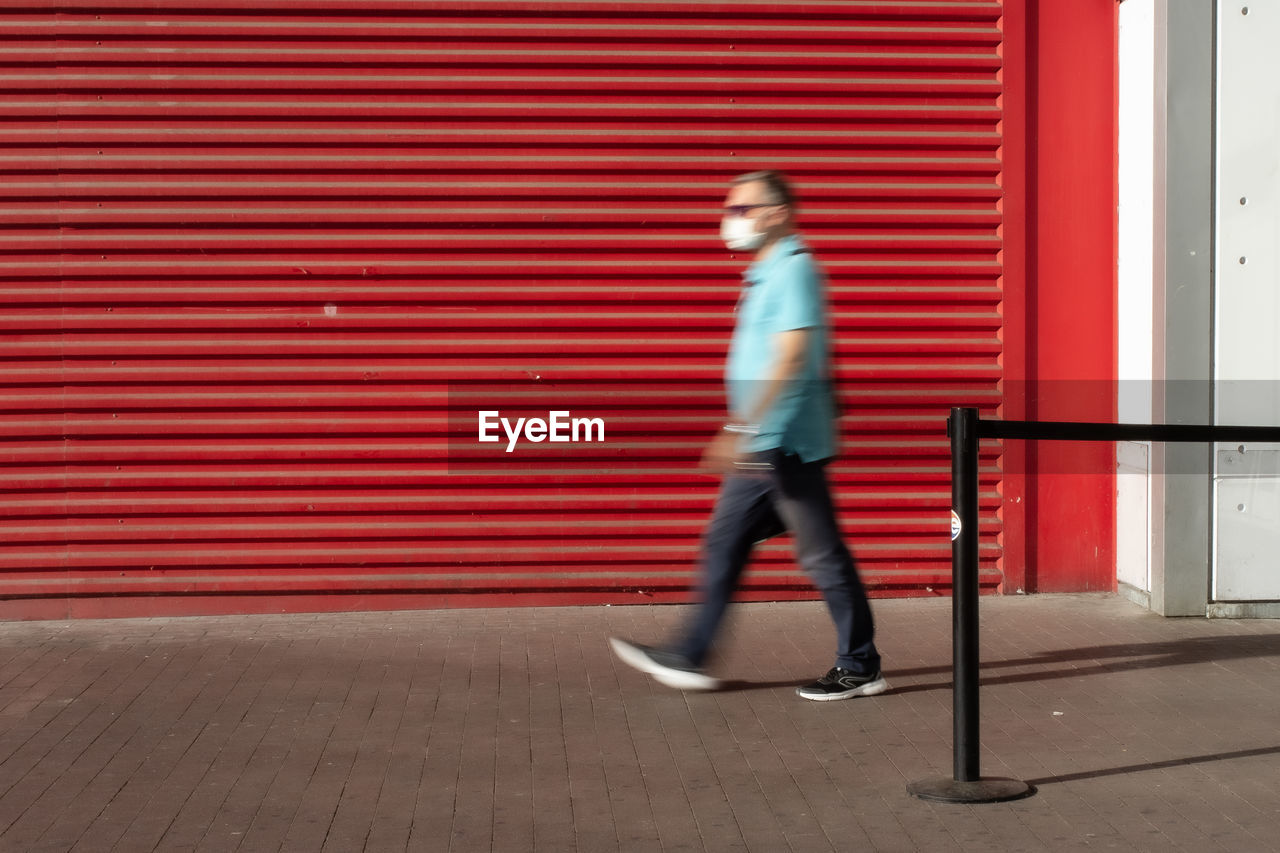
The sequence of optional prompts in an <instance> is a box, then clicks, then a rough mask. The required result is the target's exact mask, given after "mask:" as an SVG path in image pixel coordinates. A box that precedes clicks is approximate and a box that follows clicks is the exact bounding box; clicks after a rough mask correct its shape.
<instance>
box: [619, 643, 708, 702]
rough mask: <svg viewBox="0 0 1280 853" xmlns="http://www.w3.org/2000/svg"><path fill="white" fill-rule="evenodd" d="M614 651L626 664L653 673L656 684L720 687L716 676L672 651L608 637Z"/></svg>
mask: <svg viewBox="0 0 1280 853" xmlns="http://www.w3.org/2000/svg"><path fill="white" fill-rule="evenodd" d="M609 645H610V646H612V647H613V653H614V654H615V655H617V656H618V659H619V660H620V661H622V662H623V663H625V664H627V665H628V666H633V667H635V668H636V669H638V670H640V671H641V672H647V673H649V674H650V675H652V676H653V677H654V678H655V679H657V680H658V682H659V683H661V684H665V685H667V686H668V687H674V688H676V689H677V690H715V689H716V688H717V687H719V686H720V681H719V680H718V679H715V678H712V677H711V676H709V675H707V674H706V673H705V672H703V671H702V670H701V669H699V668H698V667H696V666H694V665H693V664H691V663H689V661H688V659H686V658H685V657H684V656H683V655H678V654H676V653H675V652H668V651H664V650H663V649H653V648H650V647H648V646H641V645H639V644H637V643H628V642H627V641H626V640H619V639H618V638H617V637H611V638H610V639H609Z"/></svg>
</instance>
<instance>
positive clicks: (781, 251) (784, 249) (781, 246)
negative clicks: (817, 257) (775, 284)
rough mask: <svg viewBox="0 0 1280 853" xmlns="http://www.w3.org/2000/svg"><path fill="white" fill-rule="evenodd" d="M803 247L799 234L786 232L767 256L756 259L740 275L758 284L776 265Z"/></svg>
mask: <svg viewBox="0 0 1280 853" xmlns="http://www.w3.org/2000/svg"><path fill="white" fill-rule="evenodd" d="M804 248H805V243H804V240H803V239H802V238H801V237H800V235H799V234H788V235H787V236H785V237H783V238H782V239H781V240H779V241H778V242H777V244H776V245H775V246H774V247H773V251H772V252H770V253H769V257H767V258H765V259H764V260H762V261H756V262H755V263H753V264H752V265H751V266H749V267H747V271H746V272H745V273H743V275H742V277H743V279H745V280H746V282H747V283H748V284H758V283H760V282H762V281H764V279H765V276H767V275H768V274H769V271H770V270H771V269H773V268H774V267H775V266H776V265H778V264H779V263H781V262H782V261H783V260H785V259H786V258H789V257H791V256H792V255H794V254H795V253H796V252H797V251H800V250H801V249H804Z"/></svg>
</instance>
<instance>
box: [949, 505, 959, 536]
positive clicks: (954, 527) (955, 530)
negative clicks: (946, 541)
mask: <svg viewBox="0 0 1280 853" xmlns="http://www.w3.org/2000/svg"><path fill="white" fill-rule="evenodd" d="M959 538H960V516H958V515H956V511H955V510H954V509H953V510H951V541H952V542H954V541H956V540H957V539H959Z"/></svg>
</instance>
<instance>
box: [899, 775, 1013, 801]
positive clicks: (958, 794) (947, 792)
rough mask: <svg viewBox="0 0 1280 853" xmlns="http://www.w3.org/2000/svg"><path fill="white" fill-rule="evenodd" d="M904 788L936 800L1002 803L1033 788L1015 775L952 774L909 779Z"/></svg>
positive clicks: (914, 794)
mask: <svg viewBox="0 0 1280 853" xmlns="http://www.w3.org/2000/svg"><path fill="white" fill-rule="evenodd" d="M907 791H908V792H909V793H910V794H911V795H912V796H914V797H919V798H920V799H922V800H933V801H935V802H939V803H1003V802H1006V801H1008V800H1020V799H1022V798H1023V797H1029V796H1031V795H1032V794H1034V793H1035V792H1036V789H1035V788H1033V787H1031V786H1030V785H1028V784H1027V783H1026V782H1020V781H1018V780H1017V779H979V780H977V781H976V782H957V781H956V780H955V779H951V778H940V779H922V780H921V781H919V782H912V783H911V784H910V785H908V786H907Z"/></svg>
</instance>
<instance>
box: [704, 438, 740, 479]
mask: <svg viewBox="0 0 1280 853" xmlns="http://www.w3.org/2000/svg"><path fill="white" fill-rule="evenodd" d="M741 446H742V436H740V435H736V434H734V433H731V432H722V433H720V434H719V435H717V436H716V437H715V438H713V439H711V443H710V444H708V445H707V449H706V450H704V451H703V452H702V461H701V462H700V463H699V465H698V469H699V470H701V471H706V472H708V473H711V474H731V473H733V472H734V471H736V470H738V469H737V468H736V463H738V462H741V461H742V459H743V455H742V451H741V449H740V448H741Z"/></svg>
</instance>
